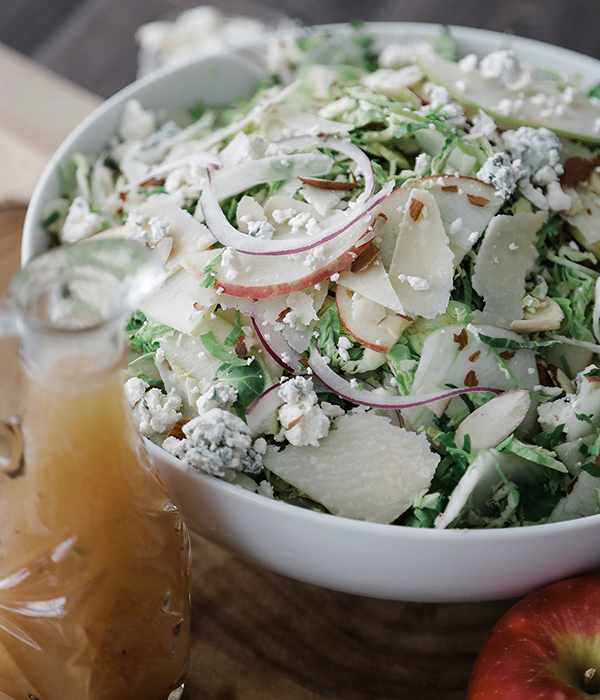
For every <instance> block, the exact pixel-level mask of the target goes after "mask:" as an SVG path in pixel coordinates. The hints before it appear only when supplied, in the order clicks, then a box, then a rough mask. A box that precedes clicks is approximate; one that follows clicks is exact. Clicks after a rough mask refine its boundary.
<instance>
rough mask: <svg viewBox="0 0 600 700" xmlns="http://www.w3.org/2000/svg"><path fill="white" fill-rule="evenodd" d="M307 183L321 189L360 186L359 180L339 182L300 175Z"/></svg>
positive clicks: (299, 178)
mask: <svg viewBox="0 0 600 700" xmlns="http://www.w3.org/2000/svg"><path fill="white" fill-rule="evenodd" d="M298 180H301V181H302V182H303V183H304V184H305V185H311V186H312V187H318V188H319V189H320V190H354V189H356V188H357V187H360V185H359V184H358V182H338V181H337V180H321V179H320V178H316V177H298Z"/></svg>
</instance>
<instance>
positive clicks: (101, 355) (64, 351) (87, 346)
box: [21, 322, 126, 384]
mask: <svg viewBox="0 0 600 700" xmlns="http://www.w3.org/2000/svg"><path fill="white" fill-rule="evenodd" d="M125 346H126V343H125V336H124V333H123V330H122V328H121V324H120V323H116V322H107V323H105V324H103V325H101V326H98V327H96V328H88V329H84V330H54V331H53V330H50V331H42V332H40V331H36V330H33V329H31V328H27V329H25V331H24V332H23V334H22V338H21V365H22V367H23V370H24V372H25V374H26V375H27V376H28V377H29V378H30V379H34V378H36V377H37V378H38V380H39V379H41V378H42V377H44V378H45V381H46V382H49V383H56V384H59V383H61V382H73V381H77V382H80V383H81V382H86V381H91V380H92V379H93V377H94V376H98V375H101V374H105V373H107V372H109V371H110V370H117V369H118V368H120V366H121V364H122V360H123V356H124V353H125Z"/></svg>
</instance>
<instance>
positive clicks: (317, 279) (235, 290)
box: [200, 220, 373, 299]
mask: <svg viewBox="0 0 600 700" xmlns="http://www.w3.org/2000/svg"><path fill="white" fill-rule="evenodd" d="M372 238H373V230H372V228H370V227H369V225H368V223H366V222H365V221H362V220H361V221H358V222H357V223H356V224H354V225H353V226H351V227H350V228H349V229H348V231H346V232H345V233H343V234H341V235H340V236H338V237H337V238H334V239H332V240H330V241H327V242H326V243H324V244H323V245H322V246H319V247H318V248H315V249H314V250H311V251H308V252H303V253H298V254H296V255H247V254H245V253H236V254H235V255H236V256H237V259H236V263H237V264H236V274H235V276H234V277H232V276H231V268H229V269H228V267H227V266H225V265H223V264H222V263H219V264H218V265H216V266H215V272H216V277H215V287H216V288H220V289H223V292H224V293H225V294H230V295H231V296H234V297H248V298H251V299H264V298H265V297H278V296H284V295H287V294H291V293H292V292H297V291H301V290H303V289H306V288H307V287H314V286H315V285H316V284H320V283H321V282H323V281H324V280H326V279H329V277H331V275H333V274H335V273H336V272H339V271H340V270H343V269H344V268H345V267H346V266H347V265H349V264H350V263H351V262H353V261H354V260H355V259H356V258H357V257H358V255H359V254H360V253H361V252H362V251H363V250H364V248H366V246H367V245H368V244H369V242H370V241H371V240H372ZM200 273H201V271H200ZM228 273H229V274H228ZM228 277H229V279H228Z"/></svg>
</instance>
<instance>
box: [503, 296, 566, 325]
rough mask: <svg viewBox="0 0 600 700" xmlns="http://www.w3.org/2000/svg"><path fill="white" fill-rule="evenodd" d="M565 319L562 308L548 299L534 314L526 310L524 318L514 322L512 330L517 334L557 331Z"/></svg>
mask: <svg viewBox="0 0 600 700" xmlns="http://www.w3.org/2000/svg"><path fill="white" fill-rule="evenodd" d="M563 318H564V313H563V310H562V309H561V308H560V306H559V305H558V304H557V303H556V302H555V301H554V299H552V298H551V297H546V298H545V299H544V301H543V302H542V303H541V304H540V305H539V306H538V307H537V309H536V310H535V313H534V314H532V313H531V312H530V311H527V310H525V312H524V314H523V318H522V319H518V320H516V321H513V322H512V323H511V324H510V329H511V331H516V332H517V333H536V332H538V331H555V330H556V329H557V328H560V325H561V323H562V322H563Z"/></svg>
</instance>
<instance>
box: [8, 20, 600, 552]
mask: <svg viewBox="0 0 600 700" xmlns="http://www.w3.org/2000/svg"><path fill="white" fill-rule="evenodd" d="M361 26H362V27H363V28H364V30H365V32H367V33H368V32H373V33H374V34H376V35H378V36H384V35H386V34H388V33H392V32H398V31H401V32H402V33H403V34H404V35H411V34H414V35H415V37H420V38H423V39H426V38H428V37H430V36H434V35H436V34H438V33H439V32H440V30H441V29H442V30H443V29H447V31H448V32H449V33H450V34H451V36H452V37H453V38H454V39H456V40H457V41H458V42H466V43H467V44H468V43H472V42H473V41H474V40H477V41H479V42H482V43H485V44H486V45H490V46H492V45H495V44H497V43H498V42H499V41H500V40H502V39H503V38H505V37H506V36H507V35H506V34H503V33H500V32H496V31H492V30H488V29H479V28H471V27H464V26H459V25H440V24H438V23H428V22H399V21H398V22H385V21H375V22H365V23H363V24H362V25H361ZM311 29H322V30H323V31H326V32H329V33H332V34H335V35H343V34H344V33H350V32H351V31H352V25H351V24H350V23H335V24H322V25H315V26H314V27H303V26H300V27H295V28H293V29H289V28H286V29H283V30H280V31H275V32H272V33H269V34H263V35H259V36H257V37H253V38H251V39H249V40H248V41H247V42H245V43H244V44H240V45H238V46H236V48H235V49H234V50H215V51H210V52H206V53H203V54H201V55H199V56H196V57H192V58H190V59H189V60H187V61H182V62H180V63H177V64H175V65H168V66H164V67H163V68H159V69H158V70H156V71H154V72H152V73H150V74H148V75H146V76H143V77H141V78H139V79H137V80H136V81H134V82H133V83H131V84H129V85H127V86H126V87H124V88H123V89H121V90H120V91H118V92H117V93H115V94H114V95H112V96H111V97H109V98H108V99H107V100H105V101H104V102H102V103H101V104H100V105H99V106H98V107H97V108H96V109H94V110H93V111H92V112H91V113H90V114H89V115H88V116H87V117H86V118H85V119H84V120H83V121H82V122H80V124H79V125H78V126H77V127H75V129H74V130H72V131H71V133H70V134H69V135H68V136H67V137H66V138H65V139H64V140H63V142H62V143H61V144H60V146H59V147H58V148H57V149H56V151H55V152H54V154H53V155H52V157H51V158H50V161H49V162H48V164H47V165H46V167H45V168H44V171H43V172H42V175H41V176H40V178H39V180H38V182H37V184H36V187H35V189H34V192H33V194H32V196H31V200H30V203H29V206H28V208H27V213H26V217H25V221H24V224H23V236H22V244H21V260H22V264H24V263H25V262H27V261H28V260H29V259H30V258H31V257H33V255H35V254H36V252H37V250H36V247H35V242H36V230H38V229H39V227H40V220H41V211H42V207H43V205H44V203H45V199H44V196H43V195H44V191H45V188H46V187H47V186H48V181H49V180H51V179H52V178H53V177H56V176H57V175H56V173H57V165H58V164H59V163H60V162H61V161H63V160H64V158H65V157H67V156H69V155H70V154H71V153H72V152H74V146H75V144H76V143H77V141H78V140H79V139H80V137H81V135H82V134H85V133H87V131H88V129H90V127H91V126H92V125H93V124H94V123H95V122H96V121H97V120H98V118H99V117H101V116H102V115H104V114H106V113H109V112H111V111H112V110H115V109H117V108H118V107H119V106H121V105H123V104H124V103H125V102H126V101H127V100H129V99H131V98H133V97H135V96H136V95H137V94H138V93H139V92H140V91H142V90H143V89H145V88H147V87H148V86H150V85H152V84H153V83H155V82H157V81H161V80H165V79H168V78H169V77H170V76H171V75H172V74H174V73H179V72H181V71H185V70H190V69H191V68H193V67H195V66H196V65H198V64H202V63H204V62H206V61H209V60H214V59H218V58H224V57H228V56H232V55H238V54H242V55H243V53H244V52H245V51H248V50H251V49H254V48H260V47H261V46H264V45H265V42H266V41H268V40H272V39H273V38H277V37H287V36H289V35H290V34H293V33H298V32H302V31H306V30H311ZM510 41H511V46H512V47H514V48H515V50H516V51H517V52H519V50H525V51H533V52H534V53H536V52H542V53H547V52H552V54H553V55H554V56H555V59H556V60H557V61H558V60H560V61H561V62H562V61H566V62H567V63H569V64H571V63H573V64H581V65H582V66H583V67H585V69H586V70H587V71H589V72H594V71H595V72H596V73H597V74H598V79H599V80H600V60H599V59H596V58H593V57H591V56H586V55H584V54H580V53H578V52H576V51H573V50H571V49H567V48H564V47H559V46H555V45H553V44H549V43H547V42H543V41H539V40H537V39H530V38H526V37H520V36H515V35H510ZM145 441H146V445H147V448H148V450H149V452H150V453H151V454H152V453H153V452H154V453H155V455H156V456H157V457H158V458H159V459H163V460H166V461H167V463H168V464H169V465H170V466H171V467H172V468H176V469H178V470H180V471H181V472H182V473H185V474H187V472H190V473H192V475H193V478H195V479H199V480H200V483H204V484H205V486H206V488H209V489H216V491H217V492H219V493H222V494H226V495H228V496H231V497H232V498H234V499H242V500H244V501H248V500H249V501H250V502H252V503H258V502H259V501H257V500H256V499H261V500H260V503H261V505H262V506H263V507H264V508H267V509H269V510H270V511H273V512H275V513H281V514H282V515H284V516H287V517H290V518H291V517H294V518H295V519H298V520H299V522H307V523H317V522H319V521H317V520H315V519H318V518H321V519H322V518H323V517H324V516H325V517H327V516H328V520H326V521H323V520H322V521H321V523H322V524H323V525H325V523H328V525H326V526H327V527H328V528H331V529H335V530H338V529H344V530H345V531H350V532H352V531H354V530H355V529H358V530H360V531H361V532H364V533H365V534H370V533H372V534H373V535H376V536H377V537H378V538H379V539H380V538H382V537H383V538H385V539H391V540H396V539H398V538H400V537H402V538H409V539H413V538H414V539H418V540H422V541H423V542H427V541H428V540H430V539H435V540H439V539H440V538H441V537H443V538H444V540H445V541H447V542H448V543H452V542H454V541H461V542H463V541H464V538H465V537H468V538H469V540H470V541H471V542H478V541H481V540H483V541H490V542H494V541H496V540H498V539H503V540H504V539H506V538H508V539H509V540H512V539H519V540H523V539H531V538H535V539H536V540H537V539H538V538H548V537H550V538H552V537H555V536H556V535H557V534H559V533H561V534H562V533H565V532H573V533H576V532H578V531H580V530H582V529H585V530H587V529H588V528H589V527H597V528H599V529H600V514H598V515H591V516H586V517H580V518H574V519H572V520H566V521H560V522H556V523H538V524H532V525H527V526H521V527H510V528H490V529H485V528H478V529H475V528H472V529H471V528H461V529H458V528H445V529H438V528H421V527H419V528H416V527H409V526H397V525H396V526H395V525H391V524H384V523H375V522H368V521H363V520H355V519H351V518H346V517H343V516H338V515H332V514H330V513H320V512H316V511H312V510H310V509H306V508H302V507H299V506H294V505H292V504H289V503H285V502H282V501H276V500H274V499H270V498H267V497H265V496H262V495H261V494H258V493H254V492H252V491H249V490H246V489H243V488H240V487H238V486H235V485H233V484H231V483H228V482H226V481H223V480H221V479H218V478H216V477H214V476H211V475H208V474H204V473H202V472H199V471H195V470H193V469H191V468H190V469H188V468H186V467H184V466H183V464H182V463H181V462H180V461H179V460H177V459H176V458H175V457H173V456H172V455H170V454H169V453H167V452H166V451H165V450H163V449H162V448H161V447H159V446H158V445H156V444H155V443H152V442H151V441H149V440H147V439H145ZM157 450H158V451H159V452H156V451H157ZM386 533H387V534H386ZM440 533H443V534H441V535H440Z"/></svg>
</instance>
